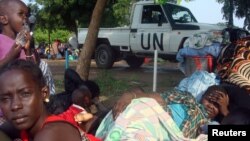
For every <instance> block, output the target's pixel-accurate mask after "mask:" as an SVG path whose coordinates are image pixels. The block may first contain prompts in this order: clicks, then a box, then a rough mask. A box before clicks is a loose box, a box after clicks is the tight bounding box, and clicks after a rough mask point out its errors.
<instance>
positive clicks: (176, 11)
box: [164, 4, 197, 23]
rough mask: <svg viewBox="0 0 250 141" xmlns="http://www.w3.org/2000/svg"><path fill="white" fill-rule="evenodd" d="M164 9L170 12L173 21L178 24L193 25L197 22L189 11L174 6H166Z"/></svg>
mask: <svg viewBox="0 0 250 141" xmlns="http://www.w3.org/2000/svg"><path fill="white" fill-rule="evenodd" d="M164 9H166V10H168V11H169V12H170V16H171V18H172V20H173V21H174V22H176V23H191V22H197V20H196V19H195V18H194V16H193V14H192V13H191V12H190V10H189V9H187V8H185V7H181V6H177V5H173V4H166V5H164Z"/></svg>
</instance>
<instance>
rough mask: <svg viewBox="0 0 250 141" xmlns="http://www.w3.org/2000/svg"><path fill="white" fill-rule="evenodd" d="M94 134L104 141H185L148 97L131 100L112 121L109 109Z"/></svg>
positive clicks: (169, 119) (174, 124) (164, 113)
mask: <svg viewBox="0 0 250 141" xmlns="http://www.w3.org/2000/svg"><path fill="white" fill-rule="evenodd" d="M96 136H97V137H99V138H102V139H103V140H105V141H121V140H129V141H173V140H176V141H187V140H207V136H206V135H200V136H199V137H198V138H197V139H188V138H185V137H184V136H183V134H182V132H181V130H180V129H179V128H178V126H177V125H176V123H175V121H174V120H173V119H172V118H171V116H170V115H169V114H168V113H167V112H165V111H164V109H163V108H162V107H161V106H160V105H159V104H158V103H157V102H156V101H155V100H154V99H151V98H139V99H134V100H133V101H132V102H131V104H130V105H128V106H127V108H126V109H125V111H123V113H121V114H120V115H119V116H118V118H117V119H116V120H115V121H113V118H112V112H109V113H108V114H107V116H106V117H105V118H104V119H103V121H102V123H101V124H100V126H99V128H98V129H97V132H96Z"/></svg>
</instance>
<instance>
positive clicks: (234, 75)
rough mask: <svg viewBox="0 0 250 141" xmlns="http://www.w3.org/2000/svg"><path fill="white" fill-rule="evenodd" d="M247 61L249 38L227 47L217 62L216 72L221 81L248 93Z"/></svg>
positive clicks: (249, 73)
mask: <svg viewBox="0 0 250 141" xmlns="http://www.w3.org/2000/svg"><path fill="white" fill-rule="evenodd" d="M229 54H230V55H229ZM228 56H230V57H228ZM224 58H228V59H224ZM249 59H250V37H245V38H242V39H240V40H238V41H236V42H235V43H231V44H230V45H228V46H227V47H226V48H225V51H223V52H221V54H220V57H219V58H218V60H217V63H218V66H217V70H218V74H219V76H220V77H221V79H222V81H225V82H229V83H232V84H235V85H237V86H239V87H241V88H244V89H246V90H248V91H250V60H249Z"/></svg>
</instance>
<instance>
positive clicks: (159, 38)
mask: <svg viewBox="0 0 250 141" xmlns="http://www.w3.org/2000/svg"><path fill="white" fill-rule="evenodd" d="M163 37H164V34H163V33H141V48H142V49H144V50H150V49H151V48H153V50H160V51H164V48H163V45H164V43H163Z"/></svg>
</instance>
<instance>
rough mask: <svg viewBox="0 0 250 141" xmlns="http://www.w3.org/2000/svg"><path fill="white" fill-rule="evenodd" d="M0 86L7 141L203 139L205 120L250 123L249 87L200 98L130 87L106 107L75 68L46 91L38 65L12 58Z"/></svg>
mask: <svg viewBox="0 0 250 141" xmlns="http://www.w3.org/2000/svg"><path fill="white" fill-rule="evenodd" d="M0 89H1V91H0V107H1V111H2V114H3V115H2V116H4V119H6V121H4V124H1V132H0V136H4V135H7V136H9V137H6V139H5V140H6V141H7V138H11V139H9V140H14V139H15V138H20V139H22V140H23V141H33V140H34V141H40V140H48V141H50V140H51V141H54V140H66V141H67V140H71V141H73V140H74V141H75V140H76V141H77V140H79V141H80V140H93V141H95V140H111V141H114V140H141V141H144V140H207V136H206V133H207V125H209V124H249V123H250V111H249V108H250V103H249V100H250V99H249V94H248V91H247V90H245V89H242V88H240V87H239V86H237V85H234V84H229V83H222V84H220V85H213V86H210V87H208V89H207V90H206V92H205V93H204V94H203V95H202V97H201V100H200V101H198V100H197V99H196V98H195V97H194V96H193V95H192V94H190V93H189V92H185V91H181V90H178V89H176V88H173V89H169V90H166V91H165V92H163V93H146V92H144V91H143V89H141V88H134V89H132V90H130V91H127V92H125V93H124V94H123V95H121V97H120V98H119V99H118V100H117V102H116V104H115V105H114V106H113V108H112V109H111V110H110V109H108V108H105V106H103V105H102V104H101V102H100V101H99V99H98V97H99V93H100V91H99V88H98V85H97V84H96V83H95V82H93V81H83V80H82V79H81V78H80V77H79V75H78V74H77V73H76V72H75V71H74V70H72V69H67V70H66V72H65V92H62V93H60V94H56V95H49V89H48V87H47V85H46V83H45V81H44V78H43V75H42V72H41V70H40V69H39V67H38V66H37V65H35V64H33V63H32V62H29V61H25V60H16V61H13V62H11V63H10V64H8V65H7V66H5V67H3V68H2V69H1V71H0ZM93 104H94V105H95V106H96V107H97V109H98V110H97V112H92V111H91V108H90V107H91V105H93ZM109 110H110V111H109ZM8 130H9V132H8ZM1 134H3V135H1Z"/></svg>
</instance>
